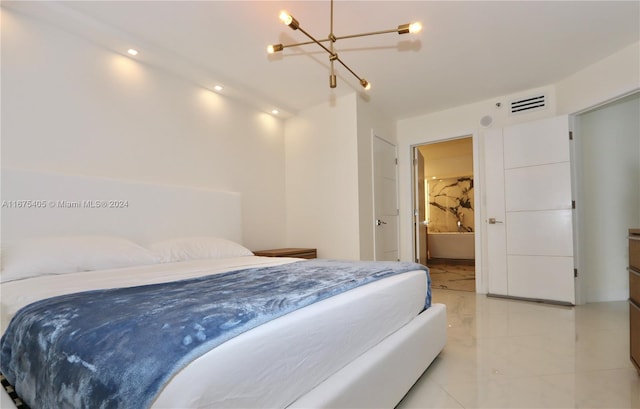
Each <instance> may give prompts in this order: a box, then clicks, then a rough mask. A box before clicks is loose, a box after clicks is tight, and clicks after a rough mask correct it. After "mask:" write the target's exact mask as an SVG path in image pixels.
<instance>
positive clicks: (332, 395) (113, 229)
mask: <svg viewBox="0 0 640 409" xmlns="http://www.w3.org/2000/svg"><path fill="white" fill-rule="evenodd" d="M43 180H46V183H43ZM2 182H3V200H8V199H9V198H12V197H13V198H24V197H33V196H32V193H26V192H33V190H32V189H35V188H36V186H37V188H38V189H42V186H46V189H50V191H49V192H40V193H39V194H38V196H37V197H42V198H44V199H49V198H48V197H47V195H50V196H49V197H54V198H55V197H56V196H58V197H64V198H65V200H68V201H69V202H75V201H78V200H83V199H82V197H81V196H85V197H87V195H91V194H92V192H93V194H95V195H98V194H99V195H102V197H108V196H109V195H110V194H111V195H114V194H116V193H115V192H117V193H118V196H119V197H125V198H127V199H128V200H129V201H130V206H129V207H128V208H127V209H126V210H125V211H126V214H125V211H122V212H121V213H120V214H117V215H116V216H117V217H114V219H112V220H108V221H107V222H106V224H105V221H104V220H100V221H96V220H94V219H96V218H95V217H88V216H87V217H86V218H84V217H85V215H83V214H81V213H86V212H87V210H91V209H87V208H76V211H75V212H67V213H68V214H66V215H64V217H63V218H64V219H67V220H64V222H60V220H55V221H54V222H51V221H49V220H50V219H51V217H52V216H54V215H55V216H57V217H56V219H60V217H61V215H60V212H58V213H56V212H55V211H56V210H60V209H52V208H45V209H44V212H43V213H45V212H49V213H50V214H49V215H42V214H38V215H36V216H38V217H40V219H39V223H38V224H37V227H33V226H34V224H33V218H34V217H35V216H34V215H33V214H31V215H25V214H24V213H26V212H25V211H24V210H25V209H22V211H19V209H13V210H12V211H7V212H5V210H7V209H5V208H3V243H4V242H5V240H8V239H7V236H8V237H9V238H11V239H12V240H11V241H10V242H16V243H21V245H23V244H24V243H28V245H29V248H30V250H29V251H30V252H31V253H30V254H34V253H33V251H34V250H33V249H34V248H36V249H40V251H41V253H42V254H43V255H44V256H43V257H42V259H43V260H46V259H47V257H54V258H55V257H56V255H60V254H64V252H65V251H76V250H77V249H78V248H82V253H83V256H82V257H84V258H85V259H86V260H84V262H85V264H87V263H88V264H91V263H93V265H91V266H90V267H86V265H84V267H82V268H79V269H80V270H83V271H73V272H67V273H64V274H49V273H47V272H45V273H42V274H34V275H31V276H28V277H19V278H18V279H14V280H11V274H12V272H11V269H9V274H8V275H5V270H4V269H5V258H6V257H8V256H11V255H13V254H18V256H19V255H20V251H17V250H16V249H15V248H13V249H11V250H10V251H9V253H6V252H5V251H4V250H3V281H6V282H3V283H2V320H1V323H2V332H3V333H4V332H5V331H6V328H7V322H8V320H9V319H11V317H13V316H14V315H15V314H16V312H17V311H18V310H19V309H20V308H22V307H23V306H26V305H33V304H32V303H34V302H37V301H38V300H43V299H45V300H48V299H50V298H51V297H54V296H59V295H64V294H74V295H75V294H78V293H82V292H84V291H87V290H93V289H110V288H114V289H119V288H135V287H138V286H152V285H156V284H158V285H161V284H160V283H165V282H169V283H171V282H173V281H174V280H191V279H194V280H200V278H198V277H201V276H206V277H210V276H216V277H218V276H220V277H222V276H224V275H225V274H229V272H236V271H241V270H251V271H256V270H261V269H267V271H269V274H272V273H273V271H276V270H280V269H285V268H289V267H294V266H300V265H302V264H303V263H306V262H308V261H302V260H299V259H292V258H269V257H257V256H254V255H252V253H251V252H250V251H249V250H248V249H245V248H244V247H243V246H241V245H240V244H238V243H239V242H241V237H240V236H241V229H240V224H241V223H240V215H241V212H240V197H239V195H237V194H235V193H227V192H212V191H206V190H203V189H190V188H183V187H170V186H157V185H141V184H136V183H131V182H120V181H112V180H102V179H96V178H79V177H75V176H66V175H53V174H40V173H35V172H24V171H10V172H5V171H3V181H2ZM87 189H89V193H87ZM111 189H114V190H113V191H112V190H111ZM105 192H106V193H105ZM176 195H178V197H183V198H184V197H185V195H187V196H188V197H194V200H195V199H196V198H197V199H198V200H197V202H198V203H202V202H203V201H204V202H205V206H206V208H207V209H208V212H209V213H213V214H216V216H215V217H210V219H211V220H210V221H203V220H202V213H198V216H197V217H195V216H194V214H195V213H194V211H193V209H185V208H184V205H181V206H178V207H177V208H176V206H177V204H180V203H182V201H176V200H174V201H173V202H172V204H171V206H170V208H169V209H157V208H156V209H155V210H154V212H153V213H155V215H149V212H148V211H146V212H144V211H143V212H141V210H143V209H144V206H140V207H138V208H136V206H133V204H135V203H158V202H159V201H160V202H163V201H165V202H166V201H167V200H170V199H169V198H170V197H176ZM94 197H101V196H94ZM114 197H115V196H114ZM205 198H206V199H205ZM52 200H56V199H52ZM188 205H189V206H191V205H192V204H188ZM212 209H220V212H222V213H224V214H225V215H229V217H225V218H220V217H218V216H219V213H218V214H217V212H216V211H215V210H214V211H213V212H212ZM106 210H107V211H108V209H106ZM120 210H123V209H120ZM65 211H66V210H65ZM114 213H115V212H114ZM141 213H144V215H141ZM168 214H171V215H172V216H175V218H174V217H172V218H171V220H173V221H175V223H172V225H173V226H174V227H172V228H169V229H167V228H166V222H165V223H164V224H162V223H158V220H165V221H166V220H167V215H168ZM94 215H95V214H94ZM89 216H90V214H89ZM105 217H107V216H105ZM150 217H151V218H152V217H159V219H158V220H156V221H153V220H151V219H150ZM25 218H26V219H28V220H24V219H25ZM83 218H84V219H83ZM141 218H142V219H143V220H140V219H141ZM78 219H82V221H81V222H78ZM182 219H186V220H182ZM189 219H191V220H189ZM221 219H222V220H221ZM9 220H10V222H9V223H5V221H9ZM29 226H31V227H29ZM140 226H155V227H149V228H141V227H140ZM159 226H163V227H159ZM97 233H100V235H97ZM42 236H46V238H43V239H40V238H39V237H42ZM214 236H215V237H214ZM175 238H177V239H175ZM92 240H94V241H95V243H93V242H92ZM52 241H54V242H57V243H58V244H57V245H55V246H52V245H51V243H52ZM60 242H62V243H63V244H59V243H60ZM34 243H35V244H34ZM114 243H117V244H114ZM141 243H144V245H142V244H141ZM118 244H119V245H121V247H118ZM125 244H126V245H125ZM34 246H35V247H34ZM38 246H40V247H38ZM126 246H129V247H131V248H136V249H137V250H136V251H139V253H140V254H136V251H133V250H131V249H128V250H127V249H125V247H126ZM136 246H139V247H140V249H138V248H137V247H136ZM17 248H18V249H19V248H20V247H19V246H18V247H17ZM51 248H55V252H50V251H49V249H51ZM105 248H109V249H111V250H113V249H116V250H118V251H111V250H110V251H109V252H106V251H105V250H104V249H105ZM74 249H75V250H74ZM147 250H148V252H147ZM61 252H62V253H61ZM105 252H106V253H108V256H105V254H104V253H105ZM149 252H150V253H149ZM36 253H37V252H36ZM122 254H125V255H126V257H124V261H123V260H122V259H121V257H120V255H122ZM149 254H151V255H152V256H151V257H152V259H146V258H145V257H146V255H149ZM18 256H16V257H18ZM101 258H104V259H105V260H106V261H104V260H103V262H99V261H100V260H101ZM63 259H64V260H70V259H72V260H73V261H74V263H75V264H78V265H82V263H78V260H77V259H73V257H71V256H68V257H63ZM15 260H19V258H18V259H14V261H13V262H12V261H11V260H9V265H10V266H11V265H12V264H11V263H15ZM58 262H60V261H59V260H54V261H51V260H49V261H48V264H47V263H45V262H43V263H41V265H39V266H35V267H34V266H33V264H37V263H35V261H34V260H33V257H32V258H31V259H30V261H29V263H30V265H29V266H28V267H31V268H32V270H33V269H36V270H38V269H40V271H42V270H43V269H44V271H46V268H47V267H46V266H47V265H48V266H51V265H52V264H51V263H53V264H55V263H58ZM311 262H312V263H314V262H317V263H321V262H322V263H324V261H311ZM75 264H74V265H75ZM316 267H317V266H316ZM87 269H90V270H91V271H84V270H87ZM6 277H9V278H8V279H6ZM7 280H8V281H7ZM427 290H428V275H427V274H425V272H424V271H423V270H419V269H416V270H409V271H406V272H403V273H401V274H400V273H399V274H393V275H390V276H384V277H382V278H380V279H379V280H376V281H371V282H367V283H365V284H363V285H358V286H357V287H354V288H352V289H349V290H348V291H346V292H343V293H340V294H337V295H334V296H332V297H328V298H324V299H321V300H320V301H317V302H314V303H311V304H309V305H306V306H303V307H301V308H299V309H295V310H293V311H291V312H288V313H286V314H284V315H282V316H279V317H276V318H274V319H272V320H270V321H268V322H265V323H262V324H261V325H258V326H256V327H255V328H253V329H250V330H247V331H244V332H241V333H239V334H237V335H235V336H233V337H231V338H230V339H228V340H226V341H224V342H222V343H220V344H219V345H217V346H216V347H215V348H212V349H211V350H209V351H207V352H205V353H202V354H201V355H199V356H197V357H196V358H195V359H194V360H193V361H190V362H189V363H188V364H186V365H184V366H183V367H182V368H181V369H179V370H178V371H176V372H175V373H174V374H172V375H171V376H170V379H169V380H168V381H167V382H166V384H163V385H162V388H161V389H160V390H159V392H158V393H157V395H155V396H154V398H153V402H152V405H151V407H153V408H183V407H184V408H187V407H225V408H226V407H229V408H231V407H292V408H310V407H314V408H315V407H332V408H333V407H345V408H347V407H349V408H353V407H393V406H394V405H395V404H397V402H399V401H400V399H401V398H402V397H403V396H404V394H405V393H406V392H407V391H408V390H409V388H410V387H411V386H412V385H413V383H414V382H415V381H416V380H417V379H418V377H419V376H420V375H421V374H422V372H423V371H424V370H425V369H426V368H427V367H428V366H429V364H430V363H431V362H432V361H433V359H435V357H436V356H437V355H438V353H439V352H440V351H441V350H442V348H443V347H444V343H445V338H446V319H445V307H444V306H443V305H440V304H431V305H430V306H429V308H427V309H424V306H425V299H426V298H428V294H427ZM371 318H373V319H371ZM2 399H3V402H2V403H3V404H2V407H10V406H6V405H9V402H7V400H8V395H7V394H6V393H4V394H3V395H2Z"/></svg>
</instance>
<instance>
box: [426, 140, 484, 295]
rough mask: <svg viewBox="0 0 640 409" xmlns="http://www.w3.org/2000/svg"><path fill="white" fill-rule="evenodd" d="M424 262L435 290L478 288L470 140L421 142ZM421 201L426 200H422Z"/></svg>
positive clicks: (469, 289)
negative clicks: (422, 158) (424, 143)
mask: <svg viewBox="0 0 640 409" xmlns="http://www.w3.org/2000/svg"><path fill="white" fill-rule="evenodd" d="M418 150H419V151H420V153H421V154H422V156H423V157H424V170H423V172H424V184H425V186H424V187H425V189H424V190H425V194H424V201H425V213H426V214H425V220H424V222H423V226H421V227H420V228H423V229H425V230H426V240H425V241H424V243H422V244H420V245H424V246H426V254H427V258H426V264H427V266H428V267H429V269H430V272H431V279H432V285H433V287H434V288H446V289H450V290H460V291H471V292H474V291H475V228H474V223H475V220H474V208H475V206H474V189H473V186H474V177H473V143H472V138H471V137H470V136H469V137H463V138H459V139H454V140H450V141H445V142H436V143H430V144H426V145H421V146H419V147H418ZM418 199H419V200H423V199H422V198H418Z"/></svg>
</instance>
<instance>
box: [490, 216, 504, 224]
mask: <svg viewBox="0 0 640 409" xmlns="http://www.w3.org/2000/svg"><path fill="white" fill-rule="evenodd" d="M496 223H502V221H501V220H496V218H495V217H489V224H496Z"/></svg>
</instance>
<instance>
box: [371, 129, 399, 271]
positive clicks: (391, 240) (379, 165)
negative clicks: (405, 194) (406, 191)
mask: <svg viewBox="0 0 640 409" xmlns="http://www.w3.org/2000/svg"><path fill="white" fill-rule="evenodd" d="M397 180H398V176H397V163H396V147H395V145H392V144H391V143H389V142H387V141H385V140H384V139H382V138H380V137H378V136H376V135H373V215H374V219H373V225H374V230H373V241H374V246H375V260H377V261H383V260H384V261H397V260H398V234H399V233H398V188H397V185H398V183H397Z"/></svg>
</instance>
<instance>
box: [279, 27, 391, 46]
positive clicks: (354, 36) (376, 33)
mask: <svg viewBox="0 0 640 409" xmlns="http://www.w3.org/2000/svg"><path fill="white" fill-rule="evenodd" d="M397 32H398V30H397V29H395V28H394V29H391V30H382V31H372V32H370V33H361V34H349V35H346V36H340V37H336V40H344V39H346V38H356V37H365V36H371V35H378V34H388V33H397ZM327 41H331V39H330V38H324V39H321V40H314V41H304V42H301V43H295V44H283V45H282V47H283V48H289V47H299V46H301V45H309V44H314V43H324V42H327Z"/></svg>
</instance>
